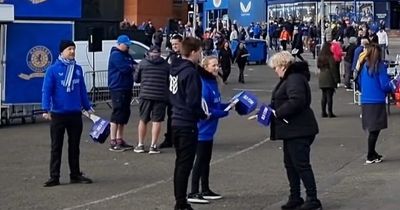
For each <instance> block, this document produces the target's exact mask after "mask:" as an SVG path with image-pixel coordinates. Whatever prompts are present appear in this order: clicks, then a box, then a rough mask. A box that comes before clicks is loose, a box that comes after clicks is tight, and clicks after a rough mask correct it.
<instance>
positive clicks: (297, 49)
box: [292, 27, 308, 61]
mask: <svg viewBox="0 0 400 210" xmlns="http://www.w3.org/2000/svg"><path fill="white" fill-rule="evenodd" d="M301 33H302V32H301V31H300V32H299V30H298V28H296V27H295V28H294V31H293V42H292V55H293V57H295V58H296V57H298V58H299V59H300V60H301V61H305V60H304V58H303V56H301V54H302V53H303V52H304V50H303V40H302V34H301ZM307 39H308V38H307Z"/></svg>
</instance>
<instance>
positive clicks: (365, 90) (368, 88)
mask: <svg viewBox="0 0 400 210" xmlns="http://www.w3.org/2000/svg"><path fill="white" fill-rule="evenodd" d="M378 69H379V72H378V73H376V74H373V75H370V73H369V72H368V63H367V62H366V63H365V64H364V66H363V67H362V70H361V72H360V76H359V84H360V86H361V104H384V103H386V100H385V98H386V94H387V93H389V92H391V91H392V88H391V86H390V78H389V76H388V74H387V69H386V66H385V64H384V63H383V62H382V61H381V62H380V63H379V64H378Z"/></svg>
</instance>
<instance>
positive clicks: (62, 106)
mask: <svg viewBox="0 0 400 210" xmlns="http://www.w3.org/2000/svg"><path fill="white" fill-rule="evenodd" d="M66 76H67V65H65V64H63V63H62V62H61V61H59V60H58V59H57V60H56V62H55V63H54V64H53V65H51V66H50V67H49V68H48V69H47V70H46V75H45V77H44V81H43V87H42V109H44V110H46V111H48V112H53V113H58V114H66V113H71V112H81V110H82V108H83V109H85V110H90V107H91V105H90V102H89V99H88V96H87V91H86V85H85V80H84V78H83V71H82V68H81V67H80V66H79V65H76V64H75V69H74V74H73V76H72V86H73V89H72V91H71V92H67V88H66V87H65V86H64V85H63V83H64V80H65V79H66Z"/></svg>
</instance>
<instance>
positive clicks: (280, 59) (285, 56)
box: [268, 51, 295, 68]
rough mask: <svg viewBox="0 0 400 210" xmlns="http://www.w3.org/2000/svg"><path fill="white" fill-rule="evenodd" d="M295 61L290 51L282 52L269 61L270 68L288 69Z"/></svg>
mask: <svg viewBox="0 0 400 210" xmlns="http://www.w3.org/2000/svg"><path fill="white" fill-rule="evenodd" d="M294 61H295V59H294V57H293V56H292V54H291V53H290V52H288V51H282V52H279V53H276V54H275V55H273V56H272V57H271V58H270V59H269V61H268V66H269V67H271V68H275V67H278V66H283V67H288V66H289V65H290V64H292V63H294Z"/></svg>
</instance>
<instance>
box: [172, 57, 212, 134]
mask: <svg viewBox="0 0 400 210" xmlns="http://www.w3.org/2000/svg"><path fill="white" fill-rule="evenodd" d="M169 80H170V85H169V91H170V93H169V99H170V103H171V105H172V121H171V125H172V126H180V127H192V128H196V127H197V122H198V121H199V120H200V119H205V118H207V115H206V114H205V113H204V111H203V109H202V108H201V79H200V75H199V73H198V72H197V69H196V66H195V64H194V63H192V62H191V61H189V60H186V59H180V58H178V59H176V60H175V61H174V63H172V66H171V72H170V76H169Z"/></svg>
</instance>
